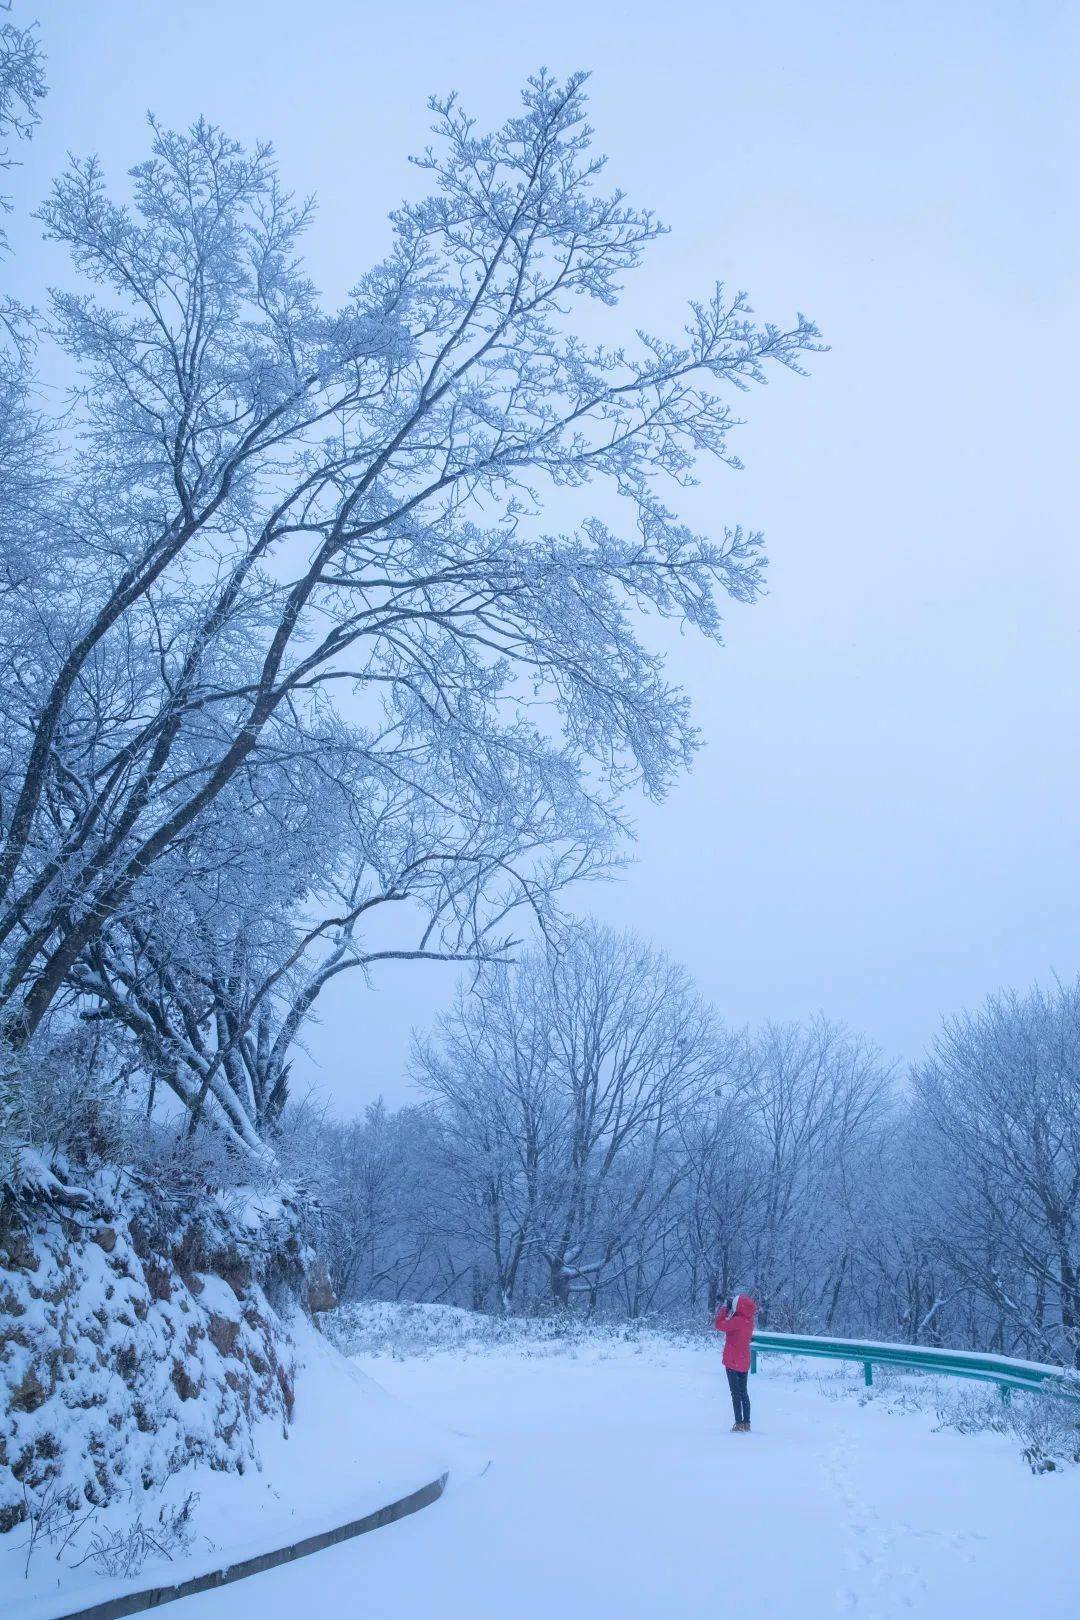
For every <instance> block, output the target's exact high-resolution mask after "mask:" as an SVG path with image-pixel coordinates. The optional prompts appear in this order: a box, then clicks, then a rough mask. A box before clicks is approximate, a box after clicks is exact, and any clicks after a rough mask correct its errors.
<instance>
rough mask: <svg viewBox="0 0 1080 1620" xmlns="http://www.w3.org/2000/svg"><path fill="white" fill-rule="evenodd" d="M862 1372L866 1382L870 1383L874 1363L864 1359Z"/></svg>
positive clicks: (871, 1381)
mask: <svg viewBox="0 0 1080 1620" xmlns="http://www.w3.org/2000/svg"><path fill="white" fill-rule="evenodd" d="M862 1372H863V1378H864V1379H865V1381H866V1383H867V1384H872V1383H873V1382H874V1363H873V1362H872V1361H864V1362H863V1364H862Z"/></svg>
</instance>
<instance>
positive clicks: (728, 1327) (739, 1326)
mask: <svg viewBox="0 0 1080 1620" xmlns="http://www.w3.org/2000/svg"><path fill="white" fill-rule="evenodd" d="M756 1316H757V1306H756V1305H755V1304H754V1301H753V1300H752V1299H751V1298H750V1297H749V1296H748V1295H747V1294H740V1295H739V1297H738V1299H737V1300H736V1301H735V1309H734V1311H733V1312H732V1313H731V1315H730V1316H729V1315H728V1312H727V1309H726V1307H725V1306H723V1305H721V1307H720V1309H719V1310H718V1311H717V1313H716V1321H715V1323H714V1326H715V1327H716V1330H717V1332H718V1333H722V1334H723V1335H724V1366H725V1367H730V1368H731V1370H732V1372H749V1371H750V1340H751V1337H752V1336H753V1332H754V1318H755V1317H756Z"/></svg>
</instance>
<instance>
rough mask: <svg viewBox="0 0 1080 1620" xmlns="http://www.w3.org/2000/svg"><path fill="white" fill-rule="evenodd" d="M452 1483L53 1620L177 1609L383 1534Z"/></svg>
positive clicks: (107, 1619) (110, 1619)
mask: <svg viewBox="0 0 1080 1620" xmlns="http://www.w3.org/2000/svg"><path fill="white" fill-rule="evenodd" d="M449 1477H450V1476H449V1474H448V1473H447V1474H442V1475H440V1477H439V1478H438V1479H433V1480H431V1481H430V1483H429V1484H427V1485H421V1487H420V1489H419V1490H416V1491H412V1492H410V1494H409V1495H408V1496H402V1497H400V1498H399V1499H398V1500H397V1501H396V1502H390V1503H388V1504H387V1506H386V1507H381V1508H376V1509H375V1512H374V1513H367V1514H365V1515H364V1517H363V1518H362V1519H353V1520H351V1521H350V1522H349V1523H348V1524H341V1525H337V1526H336V1527H335V1528H334V1529H333V1530H323V1531H320V1532H319V1534H318V1535H314V1536H305V1537H304V1539H303V1540H302V1541H295V1542H293V1543H292V1545H291V1546H288V1547H277V1548H274V1549H273V1550H272V1551H271V1552H265V1553H259V1554H257V1555H256V1556H255V1557H254V1558H241V1559H239V1560H238V1561H237V1562H236V1563H235V1564H227V1565H226V1566H225V1568H224V1569H214V1570H210V1571H208V1572H207V1573H206V1574H204V1575H193V1576H191V1577H190V1579H188V1580H186V1581H177V1582H176V1584H175V1585H174V1586H153V1587H150V1588H149V1589H148V1590H147V1591H145V1592H127V1593H125V1594H124V1595H123V1596H121V1597H115V1598H106V1599H105V1600H104V1602H102V1603H94V1604H92V1605H91V1607H90V1608H88V1609H70V1610H68V1611H67V1612H66V1613H64V1614H62V1615H57V1616H55V1620H121V1617H122V1616H123V1615H127V1614H141V1613H142V1612H143V1611H144V1610H146V1609H156V1608H158V1607H159V1606H160V1605H161V1604H163V1603H174V1602H175V1601H176V1599H177V1598H184V1597H192V1596H194V1594H195V1593H196V1592H209V1591H212V1590H213V1589H214V1588H215V1587H218V1586H228V1585H229V1584H230V1583H231V1582H232V1581H242V1580H244V1579H245V1578H246V1577H247V1576H248V1575H261V1574H262V1572H263V1570H266V1569H276V1568H277V1567H278V1565H279V1564H290V1563H292V1561H293V1560H294V1559H295V1558H306V1557H307V1556H308V1554H309V1553H316V1552H322V1551H323V1549H324V1548H325V1547H333V1546H336V1544H337V1543H338V1542H339V1541H349V1540H351V1539H352V1537H353V1536H363V1535H366V1534H367V1532H368V1531H369V1530H381V1529H382V1528H383V1526H384V1525H387V1524H393V1523H394V1522H395V1521H396V1520H397V1519H404V1518H407V1517H408V1515H409V1514H410V1513H418V1512H419V1511H420V1509H421V1508H425V1507H430V1506H431V1504H432V1502H437V1501H438V1499H439V1497H440V1496H441V1495H442V1493H443V1491H444V1489H445V1488H446V1481H447V1479H448V1478H449Z"/></svg>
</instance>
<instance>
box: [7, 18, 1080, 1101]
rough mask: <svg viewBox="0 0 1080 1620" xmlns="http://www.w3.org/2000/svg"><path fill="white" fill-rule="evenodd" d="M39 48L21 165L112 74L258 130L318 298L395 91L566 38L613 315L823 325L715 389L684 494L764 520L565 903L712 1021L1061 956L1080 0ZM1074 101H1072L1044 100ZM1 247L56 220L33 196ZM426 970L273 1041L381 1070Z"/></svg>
mask: <svg viewBox="0 0 1080 1620" xmlns="http://www.w3.org/2000/svg"><path fill="white" fill-rule="evenodd" d="M35 9H36V11H37V13H38V15H40V16H41V19H42V27H43V32H44V37H45V42H46V46H47V49H48V54H49V59H50V72H49V77H50V82H51V94H50V97H49V100H48V103H47V105H46V110H45V122H44V125H43V128H42V129H41V131H40V132H39V134H38V136H37V137H36V139H35V141H34V145H33V147H32V149H31V150H30V152H29V154H28V155H29V162H28V163H27V166H26V167H25V168H24V169H23V170H22V171H21V173H20V174H19V175H18V176H17V178H16V184H17V187H18V191H19V201H20V206H23V207H25V206H26V205H27V203H28V202H29V201H38V200H40V198H41V196H42V194H43V193H44V190H45V188H46V185H47V182H48V180H49V178H50V177H51V176H52V175H53V174H54V173H56V172H57V170H58V169H59V167H60V166H61V165H62V163H63V157H64V152H65V150H73V151H76V152H79V153H86V152H89V151H96V152H98V153H99V154H100V155H101V156H102V158H103V159H104V161H105V164H106V166H107V168H108V170H109V171H110V173H111V175H112V176H113V177H114V178H115V179H116V180H117V181H119V182H122V179H123V173H124V171H125V170H126V169H127V168H128V167H129V166H130V165H131V164H132V163H133V162H135V161H137V160H138V159H140V158H141V157H142V156H143V155H145V151H146V146H147V139H146V130H145V126H144V121H143V120H144V115H145V112H146V111H147V109H152V110H153V111H154V112H155V113H156V114H157V115H158V116H159V117H160V118H161V119H163V120H165V121H167V122H170V123H174V124H175V123H181V124H183V123H187V122H190V121H191V120H192V119H193V118H194V117H195V116H197V115H198V114H200V113H205V114H206V115H207V116H208V117H210V118H211V119H213V120H215V121H217V122H220V123H222V124H224V125H225V126H226V127H227V128H228V129H229V130H230V132H231V133H233V134H235V135H237V136H238V137H241V138H244V139H253V138H256V137H269V138H271V139H272V140H273V141H274V143H275V145H276V147H277V149H278V152H279V155H280V159H281V164H282V168H283V171H284V173H285V176H286V179H287V181H288V182H289V183H290V184H291V185H293V186H294V187H295V188H296V189H298V190H299V191H302V192H307V191H311V190H314V191H316V192H317V193H318V197H319V214H318V218H317V221H316V224H315V227H314V229H313V231H312V234H311V238H310V261H311V265H312V268H313V272H314V274H315V277H316V279H317V280H318V281H319V282H320V284H321V285H322V286H323V287H324V288H325V289H326V292H327V295H328V297H329V298H331V299H335V298H337V297H339V296H340V295H341V294H342V293H343V292H344V290H345V289H346V288H347V287H348V286H349V285H350V284H351V283H352V282H353V281H355V280H356V279H357V278H358V275H359V273H360V272H361V271H362V270H363V269H364V268H366V267H367V266H368V265H369V264H370V263H371V262H372V261H373V260H374V259H376V258H378V257H380V256H381V254H382V253H383V251H384V250H385V247H386V245H387V243H388V240H389V238H388V228H387V226H386V222H385V217H386V214H387V211H388V210H389V209H390V208H391V207H393V205H394V204H395V202H396V201H397V200H398V199H399V197H400V196H401V195H402V194H403V192H405V191H406V190H409V191H415V186H416V176H415V171H410V170H409V168H408V166H407V164H406V156H407V154H408V153H409V152H413V151H416V150H418V149H419V148H420V147H421V146H422V145H423V144H424V142H425V140H426V131H427V127H428V123H429V116H428V114H427V112H426V110H425V101H426V98H427V96H428V95H429V94H430V93H432V92H434V91H444V90H447V89H456V90H458V91H460V93H461V95H462V97H463V99H464V101H465V103H466V105H467V106H468V107H469V108H470V109H471V110H472V111H474V112H475V113H476V114H477V116H478V117H479V118H480V120H481V121H482V122H483V123H485V124H486V123H492V122H500V121H501V120H502V119H503V118H504V117H505V116H506V115H508V114H510V113H512V112H513V111H514V110H515V108H516V103H517V88H518V86H519V84H520V82H521V81H522V79H523V78H524V77H525V75H527V74H528V73H529V72H532V71H534V70H535V69H536V68H538V67H539V66H541V65H544V64H546V65H547V66H549V67H550V68H552V69H553V70H554V71H555V72H557V73H559V74H565V73H566V72H568V71H570V70H572V69H574V68H577V67H585V68H588V69H590V70H591V71H592V73H593V80H592V84H591V92H590V93H591V99H592V108H591V112H592V122H593V124H594V125H595V127H596V130H597V141H598V145H599V146H600V147H601V148H602V149H603V150H604V151H606V152H607V153H608V154H609V157H610V160H611V161H610V170H609V175H610V178H611V179H612V181H614V182H617V183H619V184H620V185H622V186H623V187H624V188H625V189H626V190H627V191H628V193H629V194H630V198H631V200H632V201H633V202H635V203H639V204H643V205H646V204H647V205H649V206H652V207H654V208H655V209H656V210H657V212H658V213H659V214H660V215H661V217H662V218H663V219H664V220H665V221H666V222H667V223H668V224H669V225H670V226H671V235H670V236H669V237H667V238H666V239H665V240H664V241H663V242H662V243H661V244H660V245H659V246H658V248H657V249H656V250H655V251H654V253H653V254H652V256H651V258H650V261H649V263H648V265H647V267H646V268H644V269H643V270H642V271H640V272H638V274H637V275H636V276H635V277H634V278H633V279H632V282H631V285H630V286H628V289H627V299H626V323H627V327H628V328H632V327H633V326H634V325H636V324H638V323H639V322H642V321H644V322H646V323H647V324H648V325H650V326H651V327H652V328H654V329H662V330H663V329H667V330H677V329H678V327H679V325H680V324H681V319H682V311H683V306H684V303H685V300H686V299H687V298H688V297H690V296H694V295H696V294H698V293H701V292H703V291H707V290H708V288H709V287H710V286H711V284H712V281H713V280H714V279H715V278H716V277H717V276H721V277H723V278H724V279H725V280H726V281H728V282H729V283H731V284H734V285H736V286H741V287H746V288H749V289H750V291H751V294H752V301H753V304H754V307H755V309H756V311H757V312H758V314H759V315H760V316H762V317H765V318H775V319H778V320H779V319H786V318H788V317H789V316H790V315H791V314H792V313H793V311H794V310H796V309H801V310H804V311H805V312H806V313H808V314H809V315H811V316H812V317H813V318H814V319H815V320H816V321H817V322H818V323H819V325H820V326H821V328H822V330H823V333H824V336H825V337H826V339H827V340H828V342H829V343H830V344H831V345H832V350H831V352H830V353H829V354H828V355H824V356H821V357H820V358H819V359H817V360H815V361H814V363H813V368H812V370H813V375H812V377H811V378H810V379H809V380H806V381H800V380H799V379H796V378H792V377H789V376H787V375H786V374H780V375H778V377H777V378H776V380H775V381H774V382H773V384H772V385H771V386H770V387H769V388H768V389H767V390H764V391H759V392H756V393H755V394H754V395H752V396H751V397H750V398H749V399H748V400H746V401H742V402H740V403H741V404H744V405H745V408H746V411H747V415H748V417H749V421H748V425H747V426H746V427H745V428H743V429H742V430H740V434H739V437H738V443H737V446H736V448H737V449H738V452H739V454H740V455H741V456H742V457H743V459H744V461H745V462H746V470H745V471H743V472H741V473H735V472H731V471H728V470H726V469H724V468H719V467H718V468H711V467H710V468H706V469H705V477H704V481H703V483H702V486H701V487H700V488H699V489H698V490H697V491H695V492H694V494H693V496H692V498H691V499H690V501H689V502H688V503H687V507H686V510H687V514H688V516H689V517H690V518H691V520H692V521H694V522H695V523H696V524H697V525H698V526H699V527H708V526H709V525H710V524H715V525H716V527H717V528H719V527H720V526H721V525H722V524H723V523H725V522H727V523H733V522H742V523H744V524H747V525H749V526H751V527H754V528H762V529H764V530H765V531H766V535H767V538H768V545H769V553H770V557H771V565H770V573H769V594H768V596H767V597H766V598H765V599H764V600H763V601H762V602H761V603H759V604H758V605H756V606H754V607H752V608H738V609H736V608H734V607H733V608H732V609H731V610H730V612H729V615H728V622H727V636H726V643H727V644H726V647H725V648H724V649H722V650H717V649H715V648H712V647H706V646H703V645H700V644H698V643H696V642H695V641H694V640H692V639H690V638H686V639H682V638H672V641H671V655H672V673H673V674H674V675H675V676H677V677H678V678H679V679H681V680H682V681H683V682H684V683H685V684H686V685H687V686H688V687H689V689H690V691H691V693H692V696H693V698H694V701H695V705H696V712H697V718H698V722H699V724H700V726H701V727H702V729H703V731H704V733H705V736H706V739H707V743H708V746H707V748H706V750H705V751H704V752H703V753H702V754H701V756H700V757H699V760H698V763H697V766H696V768H695V770H694V771H693V773H692V775H691V776H689V777H688V778H687V779H686V780H685V781H683V782H682V783H681V784H680V785H679V786H678V787H677V788H676V790H675V791H674V792H673V793H672V795H671V797H670V799H669V800H668V802H667V803H666V804H665V805H664V806H662V807H660V808H654V807H651V806H644V805H639V806H637V807H635V808H636V811H637V821H638V827H639V834H640V836H639V840H638V844H637V850H636V857H637V864H636V867H635V868H634V870H633V871H632V872H631V873H630V874H629V875H627V877H626V878H625V879H623V880H622V881H621V882H620V883H619V884H617V885H605V886H603V887H602V888H598V889H594V890H591V891H589V892H583V893H581V894H580V896H579V901H578V904H579V907H580V909H582V910H586V909H592V910H594V911H595V912H596V913H598V914H599V915H601V916H603V917H605V918H607V919H609V920H611V921H613V922H616V923H617V924H619V925H625V926H628V927H632V928H634V929H636V930H637V931H638V932H639V933H641V934H643V935H646V936H648V937H649V938H651V939H652V940H653V941H655V942H656V943H657V944H659V945H661V946H663V947H664V948H666V949H667V950H669V951H670V952H672V953H673V954H674V955H676V956H678V957H680V958H681V959H682V960H683V961H685V962H686V963H687V965H688V966H689V967H690V969H691V970H692V972H693V973H694V974H695V976H696V977H697V979H698V982H699V984H700V985H701V987H702V989H703V990H704V992H705V993H706V994H707V995H708V996H710V997H711V998H712V999H713V1000H714V1001H715V1002H716V1003H717V1005H718V1007H719V1008H720V1010H721V1011H722V1013H723V1014H724V1015H725V1016H726V1017H727V1018H729V1019H730V1020H732V1021H734V1022H737V1023H741V1022H744V1021H751V1022H754V1021H758V1020H760V1019H762V1018H765V1017H768V1016H773V1017H779V1018H790V1017H797V1016H802V1015H804V1014H807V1013H809V1012H812V1011H815V1010H818V1009H823V1010H825V1011H826V1012H828V1013H829V1014H831V1015H833V1016H835V1017H837V1018H841V1019H844V1020H845V1021H847V1022H848V1023H850V1024H851V1025H853V1026H855V1027H856V1028H858V1029H861V1030H863V1031H865V1032H866V1033H867V1034H869V1035H870V1036H871V1037H872V1038H873V1039H875V1040H876V1041H877V1042H878V1043H879V1044H880V1045H881V1046H882V1047H883V1048H884V1049H885V1051H886V1052H887V1053H888V1054H889V1055H891V1056H895V1057H898V1058H901V1059H908V1058H912V1057H915V1056H917V1055H918V1053H919V1051H920V1049H921V1048H922V1047H923V1046H924V1045H925V1043H926V1041H927V1040H928V1038H929V1037H930V1035H931V1033H932V1031H933V1030H934V1028H935V1026H936V1025H937V1023H938V1021H939V1019H940V1016H941V1014H942V1013H943V1012H945V1011H952V1010H957V1009H959V1008H961V1007H963V1006H965V1005H971V1004H973V1003H974V1002H976V1001H978V1000H980V999H981V998H982V997H983V996H984V995H985V994H986V992H988V991H989V990H992V989H994V988H995V987H998V986H1000V985H1003V984H1016V985H1026V984H1028V983H1029V982H1030V981H1032V980H1033V979H1036V978H1041V979H1044V980H1045V979H1047V978H1048V977H1049V976H1050V975H1051V974H1052V973H1054V972H1056V973H1058V974H1060V975H1062V976H1072V975H1075V974H1076V973H1077V972H1078V971H1080V927H1078V919H1080V904H1078V902H1080V881H1078V876H1080V865H1078V853H1080V850H1078V823H1080V692H1078V683H1077V669H1078V656H1077V655H1078V644H1077V643H1078V603H1080V590H1078V587H1080V565H1078V561H1077V548H1076V543H1075V525H1076V499H1075V484H1076V477H1077V474H1076V466H1077V434H1076V412H1075V407H1074V399H1075V390H1076V381H1075V378H1076V360H1077V358H1078V357H1077V354H1076V348H1075V333H1076V330H1077V315H1078V309H1077V302H1078V300H1077V278H1076V266H1077V246H1078V241H1077V237H1078V231H1077V220H1078V214H1077V195H1076V189H1075V168H1076V153H1077V150H1078V140H1077V137H1078V134H1080V131H1078V129H1077V123H1076V113H1075V100H1076V97H1075V89H1076V83H1077V70H1078V67H1080V45H1078V41H1080V29H1078V23H1080V8H1078V7H1076V6H1075V4H1072V3H1069V0H1062V3H1061V4H1054V3H1052V0H1045V3H1041V4H1040V3H1035V4H1023V3H1022V0H1012V3H1011V4H997V5H995V4H993V3H992V0H972V3H964V0H947V3H945V4H942V3H941V0H935V3H932V4H931V3H925V0H908V3H906V4H905V5H903V6H897V5H895V4H894V3H888V4H886V3H882V0H847V3H837V4H834V5H828V4H825V3H823V0H801V3H800V0H791V3H788V4H769V3H761V4H726V3H724V0H712V3H709V4H688V3H686V0H664V3H663V4H656V3H654V4H644V3H642V0H546V3H545V4H544V5H542V6H535V7H530V8H525V7H524V6H515V5H510V6H501V7H496V6H495V5H494V4H492V3H490V0H488V3H483V0H454V3H449V0H441V3H437V0H399V3H398V4H397V5H393V6H387V5H384V4H378V5H373V4H369V3H367V0H305V3H304V4H302V5H298V4H296V3H295V0H258V3H256V0H184V3H182V4H175V5H170V6H165V5H163V4H157V3H152V0H94V3H93V4H87V3H86V0H40V3H39V4H38V5H37V7H36V8H35V7H34V5H33V4H32V0H19V3H18V4H17V5H16V8H15V16H16V19H17V20H19V21H25V20H27V19H28V17H29V16H31V15H33V14H34V11H35ZM1070 101H1071V102H1072V103H1073V107H1072V108H1070V105H1069V104H1070ZM11 235H12V239H13V242H14V244H15V245H16V247H17V248H18V249H19V257H18V259H17V260H16V263H15V266H14V267H13V266H12V265H10V264H9V265H8V266H7V267H6V268H7V282H8V284H9V285H14V287H15V288H16V289H17V290H19V291H20V292H21V293H22V294H23V295H24V296H31V297H36V298H38V300H39V301H40V288H41V285H42V284H43V283H44V282H47V281H53V282H56V281H63V280H64V279H65V277H66V275H67V272H66V269H65V266H64V263H63V261H62V259H61V258H60V257H59V256H58V255H57V253H56V252H55V251H54V250H53V249H51V248H50V249H48V250H46V249H45V248H44V247H42V246H41V244H40V243H39V242H38V240H37V232H36V229H35V228H34V227H32V226H30V225H28V224H27V223H26V222H25V220H23V221H20V220H18V219H16V220H15V221H14V222H13V223H12V228H11ZM452 971H453V970H452V969H449V968H448V969H446V970H444V971H443V970H430V969H428V970H418V969H417V968H415V967H405V966H393V967H389V968H386V969H383V970H382V972H381V973H380V976H379V978H378V979H377V980H376V982H375V983H374V985H373V986H372V987H371V989H370V990H368V989H365V988H364V987H363V986H362V985H361V984H360V983H352V984H349V983H348V982H347V981H346V980H344V979H342V980H339V981H338V984H337V989H336V994H335V996H334V998H333V999H332V1000H330V1001H328V1002H327V1003H326V1005H325V1006H324V1008H323V1018H322V1022H321V1024H320V1025H319V1026H318V1027H317V1028H316V1029H315V1030H313V1032H312V1034H311V1038H310V1041H309V1046H310V1062H309V1063H307V1064H306V1065H305V1066H304V1067H303V1073H304V1075H305V1077H306V1078H307V1079H309V1080H310V1079H313V1080H314V1081H315V1082H316V1083H317V1085H318V1086H319V1087H320V1088H321V1089H322V1090H323V1091H324V1092H325V1093H327V1094H328V1095H329V1096H330V1098H331V1100H332V1102H333V1105H334V1106H335V1107H336V1108H337V1109H339V1110H341V1111H345V1110H350V1109H352V1108H354V1107H356V1106H358V1105H360V1104H362V1103H364V1102H366V1101H368V1100H369V1099H371V1098H372V1097H374V1096H375V1095H376V1094H377V1093H378V1092H380V1091H382V1092H384V1093H385V1094H386V1095H387V1096H388V1097H390V1098H392V1099H394V1100H400V1099H401V1098H403V1097H404V1096H405V1095H407V1086H406V1082H405V1080H404V1066H405V1060H406V1055H407V1048H408V1035H409V1029H410V1027H411V1026H412V1025H413V1024H415V1023H418V1022H423V1021H425V1020H426V1019H427V1018H428V1016H429V1015H430V1014H431V1013H433V1011H434V1010H435V1009H436V1008H437V1007H438V1006H440V1005H442V1004H443V1003H444V1002H445V1000H446V997H447V995H448V993H449V991H450V988H451V983H452V981H451V974H452Z"/></svg>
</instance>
